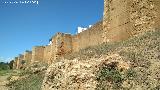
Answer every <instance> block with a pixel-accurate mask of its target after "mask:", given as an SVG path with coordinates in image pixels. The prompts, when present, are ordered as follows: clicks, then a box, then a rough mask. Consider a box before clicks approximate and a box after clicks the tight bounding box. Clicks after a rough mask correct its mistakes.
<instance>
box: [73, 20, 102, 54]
mask: <svg viewBox="0 0 160 90" xmlns="http://www.w3.org/2000/svg"><path fill="white" fill-rule="evenodd" d="M102 34H103V26H102V21H100V22H98V23H96V24H95V25H93V26H92V27H90V28H88V29H87V30H85V31H82V32H81V33H78V34H77V35H73V36H72V48H73V49H72V51H73V52H76V51H79V50H80V49H84V48H86V47H89V46H94V45H99V44H101V43H103V38H102Z"/></svg>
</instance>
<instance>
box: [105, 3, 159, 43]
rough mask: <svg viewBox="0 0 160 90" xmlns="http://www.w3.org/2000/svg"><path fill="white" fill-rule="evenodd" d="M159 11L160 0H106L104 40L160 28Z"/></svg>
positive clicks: (123, 37)
mask: <svg viewBox="0 0 160 90" xmlns="http://www.w3.org/2000/svg"><path fill="white" fill-rule="evenodd" d="M159 13H160V0H104V16H103V27H104V35H103V37H104V42H109V41H120V40H124V39H127V38H129V37H132V36H134V35H138V34H140V33H143V32H146V31H150V30H155V29H156V28H159V26H160V15H159Z"/></svg>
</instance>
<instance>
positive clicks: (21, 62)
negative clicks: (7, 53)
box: [17, 54, 24, 69]
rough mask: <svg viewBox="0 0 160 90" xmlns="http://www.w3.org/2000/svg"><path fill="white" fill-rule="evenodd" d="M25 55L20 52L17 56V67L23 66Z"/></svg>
mask: <svg viewBox="0 0 160 90" xmlns="http://www.w3.org/2000/svg"><path fill="white" fill-rule="evenodd" d="M23 61H24V55H22V54H20V55H19V56H18V58H17V69H21V68H23V64H24V62H23Z"/></svg>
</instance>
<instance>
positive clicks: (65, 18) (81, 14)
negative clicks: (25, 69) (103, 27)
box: [0, 0, 103, 61]
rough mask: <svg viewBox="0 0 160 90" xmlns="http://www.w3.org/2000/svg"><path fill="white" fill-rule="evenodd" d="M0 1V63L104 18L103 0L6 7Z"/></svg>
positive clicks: (57, 0)
mask: <svg viewBox="0 0 160 90" xmlns="http://www.w3.org/2000/svg"><path fill="white" fill-rule="evenodd" d="M4 1H7V2H13V1H29V0H0V61H9V60H10V59H11V58H14V57H15V56H18V54H21V53H23V52H24V51H25V50H31V49H32V47H33V46H40V45H47V44H48V42H49V39H50V38H51V37H52V36H53V35H54V34H55V33H56V32H64V33H71V34H75V33H76V32H77V27H78V26H83V27H87V26H88V25H90V24H94V23H96V22H97V21H99V20H101V19H102V17H103V0H38V2H39V4H38V5H37V4H33V3H32V4H20V3H18V4H5V3H4Z"/></svg>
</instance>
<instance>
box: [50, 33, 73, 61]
mask: <svg viewBox="0 0 160 90" xmlns="http://www.w3.org/2000/svg"><path fill="white" fill-rule="evenodd" d="M71 52H72V36H71V35H70V34H64V33H57V34H56V35H55V36H54V37H53V38H52V44H51V61H52V62H53V60H55V59H57V58H59V57H62V56H64V55H65V54H67V53H71Z"/></svg>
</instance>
